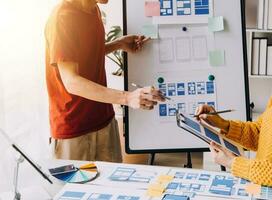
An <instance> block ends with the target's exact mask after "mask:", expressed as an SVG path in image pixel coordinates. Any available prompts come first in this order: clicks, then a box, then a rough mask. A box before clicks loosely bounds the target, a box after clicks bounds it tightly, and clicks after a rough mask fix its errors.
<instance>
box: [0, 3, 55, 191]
mask: <svg viewBox="0 0 272 200" xmlns="http://www.w3.org/2000/svg"><path fill="white" fill-rule="evenodd" d="M55 3H56V0H46V1H38V0H23V1H22V0H8V1H2V0H1V1H0V127H1V128H3V129H4V130H5V131H6V132H7V133H8V135H9V136H10V137H11V138H12V139H13V140H14V141H16V143H18V144H19V146H21V147H23V149H24V150H25V152H26V153H27V154H29V155H30V156H31V157H32V158H34V159H35V160H38V159H41V158H46V157H48V137H49V124H48V104H47V93H46V85H45V74H44V72H45V66H44V34H43V33H44V25H45V21H46V19H47V16H48V15H49V11H50V10H51V8H52V6H53V5H54V4H55ZM0 152H1V156H0V177H1V178H0V191H4V190H8V189H10V185H11V183H12V176H13V165H14V162H13V161H14V157H13V153H14V152H13V151H12V150H11V148H9V147H8V145H7V143H6V142H5V141H4V139H3V137H2V136H0ZM24 168H30V167H29V165H28V164H26V163H24V164H23V165H22V169H24ZM22 172H23V171H22ZM28 182H31V179H29V180H28ZM21 184H22V185H24V184H27V183H21Z"/></svg>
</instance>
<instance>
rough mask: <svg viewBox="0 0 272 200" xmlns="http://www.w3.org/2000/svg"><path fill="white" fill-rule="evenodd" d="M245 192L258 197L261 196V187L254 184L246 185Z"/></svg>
mask: <svg viewBox="0 0 272 200" xmlns="http://www.w3.org/2000/svg"><path fill="white" fill-rule="evenodd" d="M245 189H246V192H247V193H249V194H252V195H256V196H257V195H260V194H261V186H260V185H256V184H252V183H250V184H247V185H246V188H245Z"/></svg>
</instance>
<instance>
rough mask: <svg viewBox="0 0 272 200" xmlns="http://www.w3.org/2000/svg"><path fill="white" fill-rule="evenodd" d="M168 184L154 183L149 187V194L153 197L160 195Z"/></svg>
mask: <svg viewBox="0 0 272 200" xmlns="http://www.w3.org/2000/svg"><path fill="white" fill-rule="evenodd" d="M165 188H166V185H164V184H152V185H150V186H149V187H148V189H147V195H148V196H151V197H160V196H161V195H162V194H163V193H164V191H165Z"/></svg>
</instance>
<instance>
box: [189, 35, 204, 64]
mask: <svg viewBox="0 0 272 200" xmlns="http://www.w3.org/2000/svg"><path fill="white" fill-rule="evenodd" d="M192 41H193V58H194V59H195V60H208V44H207V37H206V36H204V35H203V36H194V37H192Z"/></svg>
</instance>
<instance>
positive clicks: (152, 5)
mask: <svg viewBox="0 0 272 200" xmlns="http://www.w3.org/2000/svg"><path fill="white" fill-rule="evenodd" d="M145 16H146V17H153V16H160V2H159V1H146V2H145Z"/></svg>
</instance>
